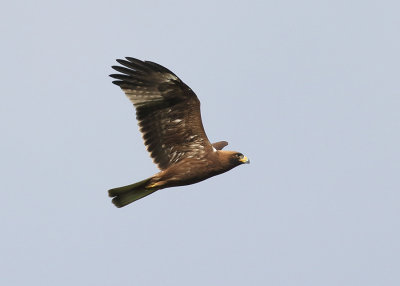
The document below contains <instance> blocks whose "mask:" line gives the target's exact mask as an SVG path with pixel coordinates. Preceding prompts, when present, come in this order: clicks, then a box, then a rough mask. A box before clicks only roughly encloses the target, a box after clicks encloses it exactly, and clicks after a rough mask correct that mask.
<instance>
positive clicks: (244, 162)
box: [239, 156, 250, 164]
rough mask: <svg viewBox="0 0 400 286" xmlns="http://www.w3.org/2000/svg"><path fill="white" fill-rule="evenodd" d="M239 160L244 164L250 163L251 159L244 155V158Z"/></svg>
mask: <svg viewBox="0 0 400 286" xmlns="http://www.w3.org/2000/svg"><path fill="white" fill-rule="evenodd" d="M239 161H240V162H242V163H243V164H250V160H249V158H247V157H246V156H243V158H241V159H240V160H239Z"/></svg>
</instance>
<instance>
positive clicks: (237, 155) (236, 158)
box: [233, 152, 250, 165]
mask: <svg viewBox="0 0 400 286" xmlns="http://www.w3.org/2000/svg"><path fill="white" fill-rule="evenodd" d="M233 160H234V161H236V162H238V165H239V164H250V160H249V158H247V157H246V156H245V155H243V154H242V153H240V152H235V153H233Z"/></svg>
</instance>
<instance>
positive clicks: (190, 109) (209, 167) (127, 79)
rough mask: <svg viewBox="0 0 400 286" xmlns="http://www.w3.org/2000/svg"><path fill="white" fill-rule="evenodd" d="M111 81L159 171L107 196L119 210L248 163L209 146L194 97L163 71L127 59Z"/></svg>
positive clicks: (219, 145)
mask: <svg viewBox="0 0 400 286" xmlns="http://www.w3.org/2000/svg"><path fill="white" fill-rule="evenodd" d="M117 62H118V63H120V64H121V65H122V66H113V67H112V68H113V69H114V70H116V71H118V72H120V73H119V74H112V75H110V76H111V77H112V78H114V79H116V80H115V81H113V83H114V84H116V85H118V86H119V87H121V89H122V90H123V91H124V92H125V94H126V95H127V96H128V98H129V99H130V100H131V102H132V103H133V105H134V106H135V108H136V118H137V120H138V122H139V127H140V131H141V133H142V135H143V140H144V143H145V145H146V148H147V151H149V152H150V155H151V157H152V158H153V161H154V163H156V164H157V166H158V168H159V169H160V170H161V171H160V172H159V173H157V174H155V175H154V176H152V177H150V178H148V179H145V180H143V181H140V182H138V183H135V184H132V185H128V186H124V187H120V188H115V189H111V190H109V195H110V197H113V200H112V202H113V203H114V204H115V205H116V206H117V207H123V206H126V205H128V204H130V203H132V202H134V201H136V200H138V199H141V198H143V197H145V196H147V195H149V194H151V193H153V192H155V191H158V190H160V189H164V188H169V187H175V186H183V185H189V184H194V183H197V182H200V181H203V180H205V179H207V178H210V177H212V176H215V175H219V174H222V173H224V172H226V171H229V170H230V169H232V168H234V167H236V166H238V165H240V164H244V163H249V160H248V159H247V157H245V156H243V155H242V154H241V153H239V152H235V151H222V148H224V147H225V146H226V145H228V142H226V141H220V142H216V143H213V144H211V143H210V141H209V140H208V138H207V135H206V133H205V131H204V128H203V123H202V122H201V114H200V101H199V100H198V98H197V96H196V94H195V93H194V92H193V91H192V90H191V89H190V87H188V86H187V85H186V84H185V83H184V82H183V81H181V80H180V79H179V78H178V77H177V76H176V75H175V74H174V73H172V72H171V71H170V70H168V69H167V68H165V67H163V66H161V65H159V64H156V63H153V62H149V61H140V60H137V59H134V58H129V57H127V58H126V60H117Z"/></svg>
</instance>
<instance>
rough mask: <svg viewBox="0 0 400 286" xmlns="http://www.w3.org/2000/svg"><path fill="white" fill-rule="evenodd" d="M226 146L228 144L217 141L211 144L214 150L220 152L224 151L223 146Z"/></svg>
mask: <svg viewBox="0 0 400 286" xmlns="http://www.w3.org/2000/svg"><path fill="white" fill-rule="evenodd" d="M227 145H228V142H226V141H218V142H215V143H212V146H213V147H214V148H215V149H216V150H222V149H224V147H225V146H227Z"/></svg>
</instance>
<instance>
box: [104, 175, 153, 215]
mask: <svg viewBox="0 0 400 286" xmlns="http://www.w3.org/2000/svg"><path fill="white" fill-rule="evenodd" d="M150 180H151V178H148V179H145V180H143V181H140V182H137V183H135V184H132V185H127V186H124V187H119V188H115V189H111V190H109V191H108V195H109V196H110V197H112V198H113V199H112V202H113V204H114V205H115V206H116V207H117V208H122V207H124V206H126V205H129V204H130V203H133V202H134V201H136V200H139V199H141V198H143V197H145V196H148V195H150V194H152V193H154V192H155V191H158V190H159V189H160V188H159V187H148V188H146V185H147V184H148V183H149V182H150Z"/></svg>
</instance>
